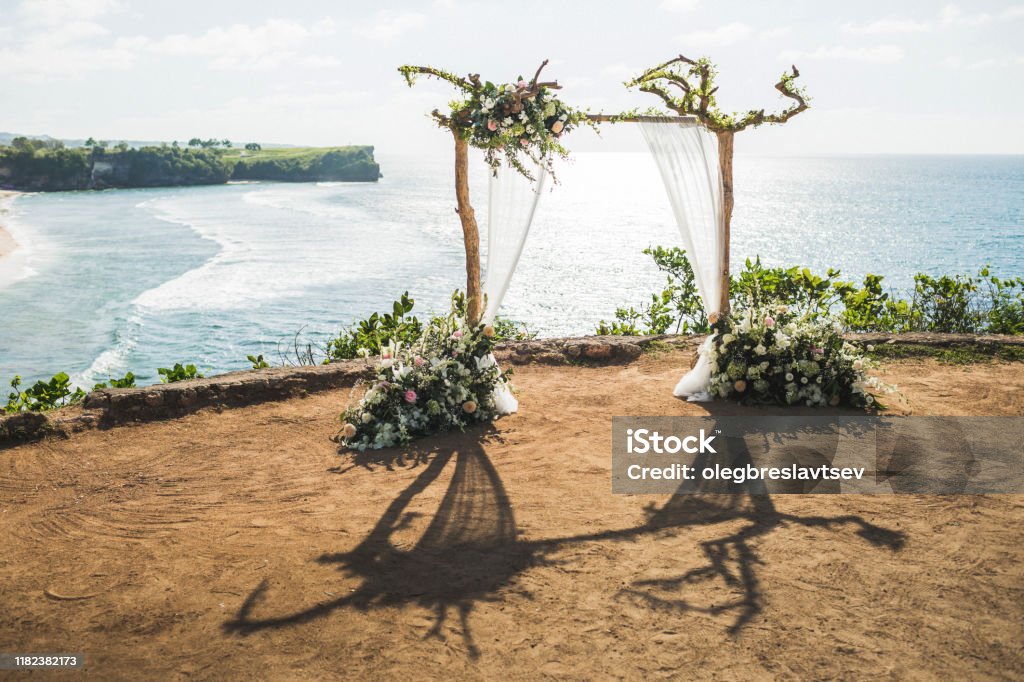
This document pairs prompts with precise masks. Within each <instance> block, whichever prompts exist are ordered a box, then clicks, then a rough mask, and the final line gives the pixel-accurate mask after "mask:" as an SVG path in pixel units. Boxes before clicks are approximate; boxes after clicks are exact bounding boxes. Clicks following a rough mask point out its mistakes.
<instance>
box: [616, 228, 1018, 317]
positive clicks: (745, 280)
mask: <svg viewBox="0 0 1024 682" xmlns="http://www.w3.org/2000/svg"><path fill="white" fill-rule="evenodd" d="M644 253H646V254H648V255H650V256H651V257H652V258H653V259H654V261H655V264H656V265H657V266H658V269H659V270H661V271H662V272H665V273H667V275H668V279H667V281H666V285H665V288H664V289H663V290H662V291H661V292H656V293H653V294H651V298H650V302H649V303H647V304H644V305H641V306H640V307H639V308H633V307H624V308H618V309H617V310H616V311H615V319H614V320H613V321H612V322H606V321H605V320H601V321H600V322H599V323H598V326H597V333H598V334H623V335H654V334H664V333H669V332H672V333H706V332H707V331H708V322H707V318H706V317H705V316H704V311H703V305H702V303H701V300H700V296H699V295H698V293H697V287H696V283H695V281H694V278H693V271H692V269H691V268H690V265H689V262H688V261H687V260H686V252H685V251H684V250H682V249H679V248H675V247H673V248H669V249H666V248H663V247H651V248H647V249H644ZM840 276H841V273H840V272H839V271H838V270H834V269H831V268H829V270H828V271H827V272H826V273H825V274H824V275H816V274H814V273H813V272H811V271H810V270H809V269H808V268H800V267H790V268H781V267H774V268H773V267H766V266H764V265H763V264H762V263H761V259H760V258H755V259H754V260H750V259H747V260H746V262H745V263H744V267H743V269H742V270H741V271H740V272H739V273H738V274H737V275H736V276H735V277H732V278H731V279H730V284H729V300H730V305H731V307H732V308H733V309H740V308H743V307H745V306H748V305H754V306H763V305H770V304H784V305H786V306H788V307H789V308H790V309H791V310H792V311H793V312H795V313H798V314H800V315H801V316H804V317H807V318H808V319H819V318H824V317H827V316H830V315H835V316H836V317H837V318H838V320H839V321H840V322H841V323H842V324H843V326H844V327H845V328H846V329H848V330H849V331H854V332H896V333H898V332H912V331H913V332H916V331H921V332H946V333H962V334H1022V333H1024V278H1020V277H1017V278H1010V279H1000V278H998V277H995V276H993V275H992V274H991V273H990V272H989V269H988V267H985V268H983V269H982V270H981V271H980V272H979V273H978V275H977V276H970V275H956V276H952V277H951V276H946V275H943V276H941V277H932V276H930V275H926V274H923V273H918V274H917V275H915V276H914V291H913V294H912V296H911V297H910V299H902V298H899V297H897V296H894V295H893V294H892V293H891V292H889V291H886V290H885V289H884V287H883V282H884V278H883V277H882V276H881V275H871V274H869V275H867V276H865V277H864V281H863V283H862V284H861V285H859V286H858V285H856V284H854V283H852V282H847V281H844V280H842V279H841V278H840Z"/></svg>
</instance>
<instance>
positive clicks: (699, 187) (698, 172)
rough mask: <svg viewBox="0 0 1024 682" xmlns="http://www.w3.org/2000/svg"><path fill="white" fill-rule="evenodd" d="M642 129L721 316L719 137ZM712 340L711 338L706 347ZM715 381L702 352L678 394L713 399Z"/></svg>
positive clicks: (674, 124)
mask: <svg viewBox="0 0 1024 682" xmlns="http://www.w3.org/2000/svg"><path fill="white" fill-rule="evenodd" d="M640 130H641V131H643V135H644V139H646V140H647V146H648V147H649V148H650V150H651V154H652V155H653V156H654V161H655V162H656V163H657V165H658V170H659V171H660V172H661V179H662V181H664V183H665V190H666V192H667V193H668V199H669V203H670V204H671V205H672V212H673V213H674V214H675V217H676V224H677V225H678V226H679V234H680V237H681V238H682V243H683V248H684V249H686V258H687V259H688V260H689V262H690V265H691V266H692V267H693V278H694V282H695V284H696V286H697V291H698V292H699V293H700V297H701V300H702V301H703V302H704V310H705V311H706V312H707V313H708V314H709V315H710V314H712V313H718V312H720V309H721V297H722V277H721V262H722V255H723V253H724V249H725V224H724V220H723V197H722V172H721V168H720V167H719V162H718V138H717V137H716V136H715V134H714V133H712V132H711V131H709V130H708V129H707V128H705V127H704V126H702V125H700V124H698V123H696V122H695V123H684V122H680V121H678V120H672V119H665V120H664V121H641V122H640ZM710 341H711V339H710V338H708V339H707V340H706V341H705V342H704V343H705V346H706V344H708V343H710ZM710 380H711V366H710V364H709V363H708V362H707V361H706V360H705V359H704V356H703V354H702V355H701V357H700V358H699V359H698V361H697V364H696V365H695V366H694V368H693V369H692V370H690V371H689V372H687V373H686V374H685V375H684V376H683V378H682V379H681V380H680V381H679V383H678V384H677V385H676V388H675V391H674V393H675V395H677V396H679V397H686V398H688V399H690V400H710V399H711V396H710V394H709V393H708V387H709V384H710Z"/></svg>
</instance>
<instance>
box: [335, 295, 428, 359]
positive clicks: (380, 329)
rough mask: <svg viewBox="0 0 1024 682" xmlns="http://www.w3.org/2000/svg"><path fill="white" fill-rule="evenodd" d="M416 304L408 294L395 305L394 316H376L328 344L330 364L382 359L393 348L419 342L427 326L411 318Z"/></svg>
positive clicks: (354, 325)
mask: <svg viewBox="0 0 1024 682" xmlns="http://www.w3.org/2000/svg"><path fill="white" fill-rule="evenodd" d="M414 304H415V301H414V300H413V299H411V298H409V292H408V291H406V292H405V293H404V294H402V297H401V298H400V299H399V300H397V301H395V302H394V303H392V305H391V312H390V313H383V314H382V313H373V314H372V315H370V316H369V317H368V318H366V319H365V320H360V321H358V322H356V323H355V324H353V325H352V326H351V327H349V328H348V329H345V330H343V331H342V332H341V333H339V334H338V336H336V337H335V338H333V339H331V340H329V341H328V342H327V359H328V360H348V359H351V358H357V357H367V356H370V355H380V353H381V350H382V349H383V348H385V347H387V346H388V345H389V344H394V343H400V344H402V345H409V344H411V343H413V342H414V341H416V340H417V339H419V337H420V334H421V333H422V332H423V325H422V324H421V323H420V321H419V319H418V318H416V317H415V316H410V315H409V313H410V312H412V309H413V306H414Z"/></svg>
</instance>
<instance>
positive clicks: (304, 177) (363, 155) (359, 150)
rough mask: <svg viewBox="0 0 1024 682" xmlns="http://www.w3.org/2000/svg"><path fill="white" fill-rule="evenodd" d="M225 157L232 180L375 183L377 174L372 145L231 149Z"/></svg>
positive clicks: (378, 174)
mask: <svg viewBox="0 0 1024 682" xmlns="http://www.w3.org/2000/svg"><path fill="white" fill-rule="evenodd" d="M224 158H225V159H230V160H232V161H233V162H234V172H233V173H232V175H231V178H232V179H233V180H280V181H284V182H316V181H330V180H335V181H338V180H348V181H357V182H360V181H361V182H375V181H376V180H377V178H379V177H380V166H379V165H378V164H377V162H376V161H374V160H373V147H332V148H318V147H294V148H292V147H289V148H281V149H260V150H256V151H239V150H232V151H228V152H225V154H224Z"/></svg>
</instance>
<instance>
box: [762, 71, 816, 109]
mask: <svg viewBox="0 0 1024 682" xmlns="http://www.w3.org/2000/svg"><path fill="white" fill-rule="evenodd" d="M799 77H800V72H799V71H798V70H797V68H796V65H795V64H794V65H793V73H792V75H791V76H790V77H789V78H786V77H785V74H783V77H782V78H781V79H779V82H778V83H776V84H775V89H776V90H778V91H779V92H781V93H782V94H783V96H785V97H788V98H790V99H792V100H794V102H795V103H794V104H792V105H790V108H789V109H787V110H786V111H783V112H781V113H778V114H772V115H771V116H766V117H765V119H764V120H765V122H767V123H785V122H786V121H788V120H789V119H791V118H793V117H794V116H796V115H797V114H799V113H800V112H801V111H806V110H807V108H808V104H807V101H806V100H805V99H804V96H803V94H802V93H801V92H800V90H798V89H797V88H795V87H793V86H792V83H793V81H794V80H796V79H797V78H799Z"/></svg>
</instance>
